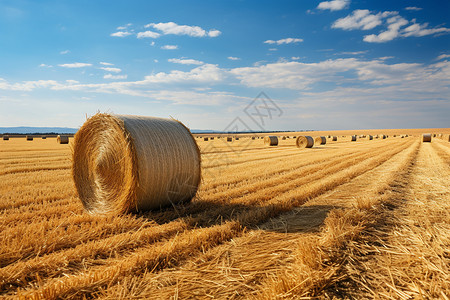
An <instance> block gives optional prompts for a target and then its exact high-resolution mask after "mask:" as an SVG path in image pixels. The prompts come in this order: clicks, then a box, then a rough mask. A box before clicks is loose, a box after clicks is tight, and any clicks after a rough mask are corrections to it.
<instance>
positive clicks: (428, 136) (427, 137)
mask: <svg viewBox="0 0 450 300" xmlns="http://www.w3.org/2000/svg"><path fill="white" fill-rule="evenodd" d="M423 142H424V143H431V133H424V134H423Z"/></svg>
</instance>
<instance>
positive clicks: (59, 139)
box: [56, 135, 69, 144]
mask: <svg viewBox="0 0 450 300" xmlns="http://www.w3.org/2000/svg"><path fill="white" fill-rule="evenodd" d="M56 142H57V143H58V144H68V143H69V137H68V136H67V135H58V136H57V137H56Z"/></svg>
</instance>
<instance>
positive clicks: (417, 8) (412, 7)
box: [405, 6, 422, 11]
mask: <svg viewBox="0 0 450 300" xmlns="http://www.w3.org/2000/svg"><path fill="white" fill-rule="evenodd" d="M405 9H406V10H415V11H418V10H422V8H420V7H415V6H408V7H405Z"/></svg>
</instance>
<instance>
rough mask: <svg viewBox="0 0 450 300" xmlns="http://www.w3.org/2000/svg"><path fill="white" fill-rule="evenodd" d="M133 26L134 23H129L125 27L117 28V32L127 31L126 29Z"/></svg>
mask: <svg viewBox="0 0 450 300" xmlns="http://www.w3.org/2000/svg"><path fill="white" fill-rule="evenodd" d="M131 25H133V24H132V23H128V24H126V25H125V26H119V27H117V30H125V29H127V28H128V27H130V26H131Z"/></svg>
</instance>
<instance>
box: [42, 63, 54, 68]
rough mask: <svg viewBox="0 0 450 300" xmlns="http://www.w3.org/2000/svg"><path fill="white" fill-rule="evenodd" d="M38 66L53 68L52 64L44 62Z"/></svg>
mask: <svg viewBox="0 0 450 300" xmlns="http://www.w3.org/2000/svg"><path fill="white" fill-rule="evenodd" d="M39 67H41V68H53V66H52V65H46V64H40V65H39Z"/></svg>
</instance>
